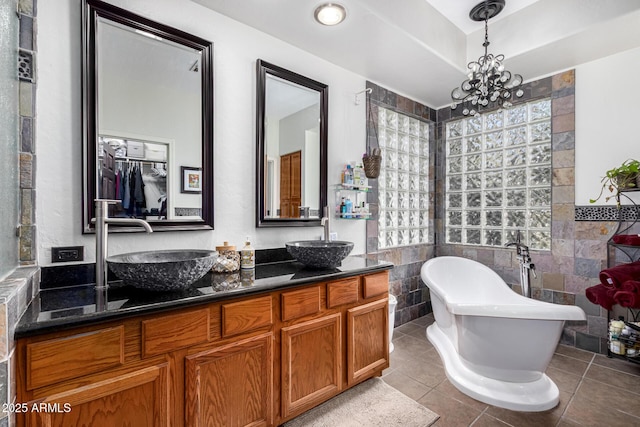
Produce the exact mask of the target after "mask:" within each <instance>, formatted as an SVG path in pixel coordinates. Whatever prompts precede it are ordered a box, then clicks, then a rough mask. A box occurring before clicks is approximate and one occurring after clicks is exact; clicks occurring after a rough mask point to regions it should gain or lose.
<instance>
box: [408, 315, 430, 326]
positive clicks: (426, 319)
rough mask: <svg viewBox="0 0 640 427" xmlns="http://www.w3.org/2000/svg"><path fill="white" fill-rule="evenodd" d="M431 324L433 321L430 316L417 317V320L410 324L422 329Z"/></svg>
mask: <svg viewBox="0 0 640 427" xmlns="http://www.w3.org/2000/svg"><path fill="white" fill-rule="evenodd" d="M433 322H435V319H434V317H433V315H432V314H427V315H426V316H422V317H418V318H417V319H415V320H412V321H411V323H413V324H415V325H418V326H421V327H424V328H426V327H427V326H429V325H430V324H432V323H433Z"/></svg>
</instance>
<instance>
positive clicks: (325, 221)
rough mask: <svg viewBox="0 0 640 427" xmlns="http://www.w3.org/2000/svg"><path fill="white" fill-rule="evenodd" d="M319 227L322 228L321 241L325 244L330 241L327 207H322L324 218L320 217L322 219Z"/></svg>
mask: <svg viewBox="0 0 640 427" xmlns="http://www.w3.org/2000/svg"><path fill="white" fill-rule="evenodd" d="M320 225H322V227H323V234H324V236H323V240H324V241H325V242H328V241H330V240H331V239H330V230H329V207H328V206H325V207H324V216H323V217H322V219H321V220H320Z"/></svg>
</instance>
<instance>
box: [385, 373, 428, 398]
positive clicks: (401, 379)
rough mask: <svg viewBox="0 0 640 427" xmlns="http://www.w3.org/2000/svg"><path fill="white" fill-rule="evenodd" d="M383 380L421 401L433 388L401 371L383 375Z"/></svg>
mask: <svg viewBox="0 0 640 427" xmlns="http://www.w3.org/2000/svg"><path fill="white" fill-rule="evenodd" d="M382 379H383V380H384V382H386V383H387V384H389V385H390V386H391V387H393V388H395V389H396V390H398V391H400V392H401V393H403V394H405V395H407V396H409V397H410V398H412V399H413V400H419V399H420V398H422V397H423V396H424V395H426V394H427V393H428V392H430V391H431V390H432V389H431V387H427V386H426V385H424V384H422V383H420V382H418V381H416V380H414V379H412V378H410V377H408V376H407V375H405V374H403V373H401V372H399V371H394V372H391V373H390V374H388V375H383V376H382Z"/></svg>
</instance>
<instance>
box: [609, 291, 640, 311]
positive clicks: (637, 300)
mask: <svg viewBox="0 0 640 427" xmlns="http://www.w3.org/2000/svg"><path fill="white" fill-rule="evenodd" d="M613 299H614V300H615V302H616V303H618V304H620V305H621V306H622V307H626V308H640V295H639V294H637V293H636V292H630V291H618V292H616V293H615V295H614V296H613Z"/></svg>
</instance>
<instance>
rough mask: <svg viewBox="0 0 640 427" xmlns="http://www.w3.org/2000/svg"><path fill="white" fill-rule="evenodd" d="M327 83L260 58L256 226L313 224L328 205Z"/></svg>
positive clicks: (315, 223)
mask: <svg viewBox="0 0 640 427" xmlns="http://www.w3.org/2000/svg"><path fill="white" fill-rule="evenodd" d="M326 101H327V85H325V84H322V83H319V82H316V81H314V80H311V79H308V78H306V77H303V76H300V75H299V74H296V73H293V72H290V71H288V70H284V69H282V68H280V67H277V66H275V65H272V64H268V63H266V62H264V61H261V60H258V95H257V102H258V108H257V112H258V118H257V129H258V132H257V133H258V141H257V146H258V159H259V161H258V175H257V176H258V178H259V179H258V207H257V209H258V218H257V225H258V226H259V227H265V226H286V225H317V222H318V221H319V220H320V218H321V216H322V208H323V206H325V205H326V146H327V139H326V130H327V122H326V115H327V104H326Z"/></svg>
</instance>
